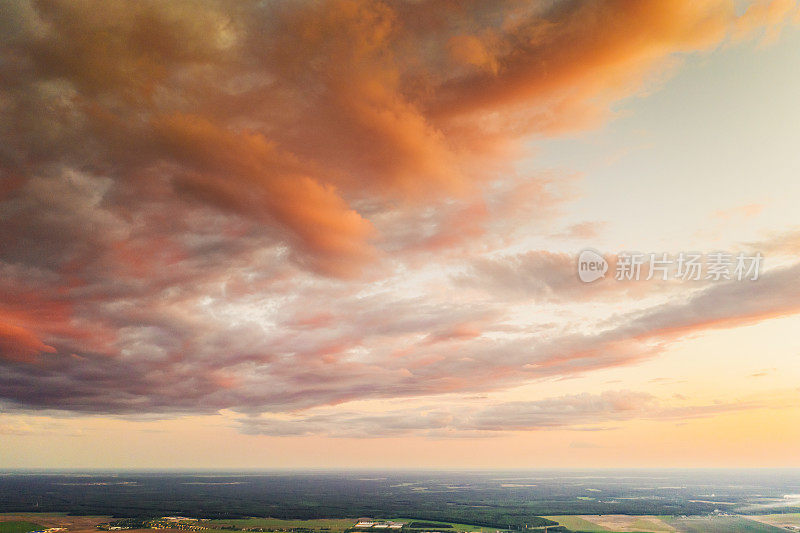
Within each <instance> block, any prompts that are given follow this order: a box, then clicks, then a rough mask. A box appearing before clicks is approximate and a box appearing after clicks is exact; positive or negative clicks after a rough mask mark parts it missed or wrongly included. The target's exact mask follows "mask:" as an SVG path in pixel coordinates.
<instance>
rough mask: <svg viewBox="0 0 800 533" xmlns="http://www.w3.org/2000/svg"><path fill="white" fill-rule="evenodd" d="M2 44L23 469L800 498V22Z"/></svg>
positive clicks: (189, 7)
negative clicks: (789, 493)
mask: <svg viewBox="0 0 800 533" xmlns="http://www.w3.org/2000/svg"><path fill="white" fill-rule="evenodd" d="M0 13H1V14H0V42H1V44H0V109H2V113H0V139H2V142H0V441H2V446H0V468H4V469H14V468H111V469H114V468H119V469H125V468H198V469H227V468H235V469H239V468H253V469H261V468H514V467H516V468H535V467H587V468H588V467H758V466H763V467H800V455H798V454H797V442H800V337H798V336H797V334H796V332H797V330H798V328H800V285H799V284H798V283H797V281H798V280H800V262H798V254H800V211H798V210H797V207H796V206H797V203H798V200H800V181H799V180H798V179H797V176H798V172H800V150H798V149H797V147H798V146H800V105H798V94H800V70H799V69H798V68H797V65H799V64H800V6H798V3H797V2H796V1H785V0H763V1H753V2H748V1H726V0H707V1H701V2H689V1H687V2H678V1H675V2H655V1H652V2H651V1H602V2H601V1H586V2H571V1H558V0H556V1H529V2H521V1H514V0H500V1H497V2H491V3H487V2H482V1H479V0H473V1H470V0H467V1H464V2H451V1H445V0H415V1H412V0H408V1H399V2H382V1H378V0H340V1H338V0H325V1H322V2H305V1H297V2H270V1H266V2H237V3H233V2H222V1H220V2H213V1H178V2H170V3H165V2H148V1H142V2H136V3H131V2H117V1H113V0H112V1H110V2H104V3H103V9H98V8H97V3H95V2H91V1H85V2H84V1H77V2H75V1H72V2H67V1H63V2H62V1H55V0H43V1H35V2H24V1H21V2H14V3H10V2H9V3H4V4H3V5H2V6H1V7H0ZM586 249H591V250H594V251H596V252H597V253H598V254H600V255H601V256H602V257H603V258H604V259H605V260H606V261H607V263H608V271H607V272H606V274H605V276H604V277H602V278H601V279H598V280H595V281H592V282H589V283H586V282H583V281H582V280H581V279H580V277H579V273H578V256H579V254H580V252H581V251H583V250H586ZM719 252H725V253H729V254H730V257H731V258H736V257H739V256H740V257H744V258H751V259H752V258H753V257H756V256H758V257H761V258H762V261H761V262H760V263H759V270H758V272H757V274H758V276H757V279H752V278H753V277H756V276H751V275H747V276H743V277H742V279H738V278H737V276H736V275H735V272H734V271H733V264H732V263H731V264H729V265H728V267H730V269H729V270H728V271H726V275H725V276H721V277H719V276H713V275H711V273H712V270H711V269H712V268H713V265H712V263H713V262H714V260H713V259H712V258H713V254H716V253H719ZM636 253H642V254H650V253H652V254H657V256H659V257H661V256H662V255H663V254H666V257H667V258H668V259H669V260H670V270H669V271H668V273H667V274H665V276H664V277H665V278H666V279H661V276H660V275H657V276H654V277H653V278H652V279H646V278H647V277H648V276H647V268H648V266H647V264H646V265H645V266H643V267H642V274H643V275H642V276H641V278H640V279H628V280H621V279H617V277H618V276H617V274H618V273H619V272H621V270H619V269H621V268H623V267H624V258H625V257H630V256H631V254H636ZM626 254H627V255H626ZM680 254H698V255H700V256H701V258H702V260H703V261H704V262H703V263H702V266H703V268H704V269H705V270H704V271H703V273H702V274H703V275H702V276H700V279H696V280H695V279H685V278H682V277H681V276H680V275H679V272H678V271H677V260H676V258H677V257H679V256H680ZM644 257H649V256H647V255H645V256H644ZM731 260H732V261H733V259H731ZM727 278H730V279H727Z"/></svg>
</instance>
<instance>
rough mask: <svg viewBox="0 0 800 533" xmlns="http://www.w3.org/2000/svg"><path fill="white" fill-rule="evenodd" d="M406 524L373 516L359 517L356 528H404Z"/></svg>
mask: <svg viewBox="0 0 800 533" xmlns="http://www.w3.org/2000/svg"><path fill="white" fill-rule="evenodd" d="M404 525H405V524H404V523H403V522H392V521H391V520H372V519H371V518H359V519H358V522H356V525H355V526H353V527H354V528H356V529H393V530H397V529H402V528H403V526H404Z"/></svg>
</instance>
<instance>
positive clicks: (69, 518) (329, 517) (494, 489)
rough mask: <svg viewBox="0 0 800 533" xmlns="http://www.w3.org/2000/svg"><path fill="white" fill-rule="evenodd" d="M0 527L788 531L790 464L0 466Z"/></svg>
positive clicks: (797, 489)
mask: <svg viewBox="0 0 800 533" xmlns="http://www.w3.org/2000/svg"><path fill="white" fill-rule="evenodd" d="M0 513H4V514H0V533H29V532H31V531H41V532H45V533H56V532H58V531H62V532H63V533H100V532H102V531H104V530H105V531H119V530H125V531H126V533H135V532H138V531H143V530H153V529H159V530H161V529H164V530H169V531H174V532H178V531H198V532H202V533H230V532H231V531H237V532H250V533H253V532H257V533H261V532H293V533H469V532H475V533H496V532H501V533H515V532H526V531H530V532H534V531H547V532H549V533H555V532H569V531H572V532H582V531H583V532H600V531H603V532H615V531H617V532H653V533H662V532H710V533H714V532H717V531H719V532H738V531H742V532H752V533H759V532H776V531H778V532H779V531H783V532H785V531H800V472H798V471H792V470H788V471H787V470H783V471H722V470H713V471H712V470H708V471H698V470H692V471H671V470H670V471H597V470H593V471H552V470H551V471H525V472H522V471H512V472H472V473H443V472H397V471H395V472H389V473H377V472H348V473H341V472H270V473H264V472H259V473H187V472H172V473H152V472H148V473H145V472H126V473H98V472H92V473H86V472H80V473H79V472H74V473H59V474H52V473H51V474H43V473H32V472H16V473H7V474H5V475H0Z"/></svg>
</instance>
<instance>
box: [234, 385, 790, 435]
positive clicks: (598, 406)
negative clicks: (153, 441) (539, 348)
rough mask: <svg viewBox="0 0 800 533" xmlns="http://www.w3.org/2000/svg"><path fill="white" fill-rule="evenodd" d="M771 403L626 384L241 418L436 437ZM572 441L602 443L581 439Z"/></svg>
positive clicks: (694, 414)
mask: <svg viewBox="0 0 800 533" xmlns="http://www.w3.org/2000/svg"><path fill="white" fill-rule="evenodd" d="M782 406H783V407H786V406H787V405H782ZM769 407H771V405H770V404H768V403H763V402H761V403H759V402H733V403H719V404H709V405H688V406H683V407H671V406H670V405H669V404H668V403H666V402H664V401H662V400H660V399H658V398H656V397H655V396H653V395H652V394H649V393H645V392H636V391H627V390H622V391H606V392H603V393H600V394H588V393H582V394H572V395H564V396H557V397H552V398H545V399H541V400H534V401H517V402H501V403H496V404H494V405H491V404H490V405H488V406H485V407H480V408H477V409H476V408H475V407H474V406H471V407H468V406H461V405H457V406H451V407H449V408H437V407H423V408H419V409H398V410H392V411H388V412H381V413H379V414H370V413H363V412H362V413H358V412H338V413H334V414H318V415H309V416H300V417H291V418H274V417H272V418H271V417H250V418H240V419H239V420H238V423H239V428H240V430H241V431H242V432H243V433H246V434H250V435H271V436H299V435H325V436H330V437H337V438H382V437H393V436H398V435H408V434H418V435H426V436H428V437H432V438H442V437H448V436H450V437H453V436H461V437H467V438H472V437H481V436H491V435H498V434H502V433H505V432H517V431H540V430H592V429H595V428H599V429H600V430H602V429H605V426H604V425H605V424H609V423H614V422H621V421H625V420H678V419H679V420H685V419H687V418H703V417H710V416H715V415H718V414H721V413H728V412H732V411H740V410H749V409H762V408H769ZM778 407H781V406H778ZM571 447H583V448H587V447H597V446H594V445H591V444H588V443H583V442H575V443H573V444H572V445H571Z"/></svg>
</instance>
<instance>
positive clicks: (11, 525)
mask: <svg viewBox="0 0 800 533" xmlns="http://www.w3.org/2000/svg"><path fill="white" fill-rule="evenodd" d="M37 529H44V528H43V527H42V526H40V525H39V524H34V523H33V522H0V533H28V531H36V530H37Z"/></svg>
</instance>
